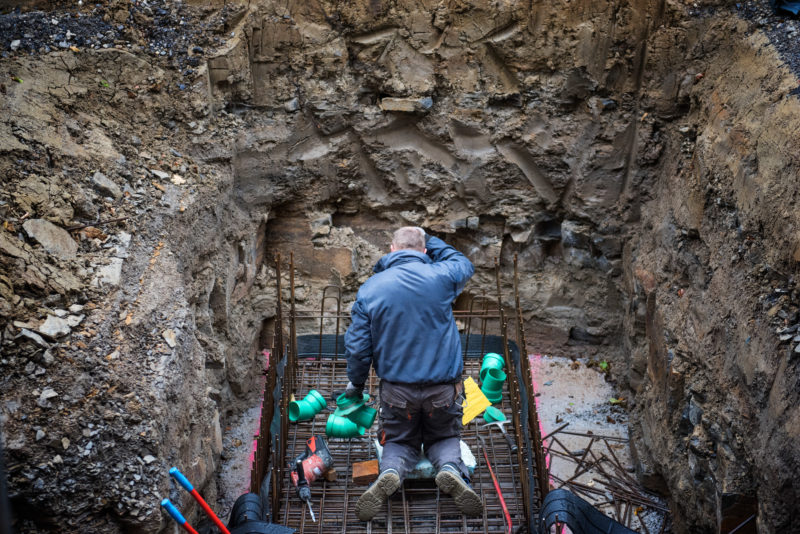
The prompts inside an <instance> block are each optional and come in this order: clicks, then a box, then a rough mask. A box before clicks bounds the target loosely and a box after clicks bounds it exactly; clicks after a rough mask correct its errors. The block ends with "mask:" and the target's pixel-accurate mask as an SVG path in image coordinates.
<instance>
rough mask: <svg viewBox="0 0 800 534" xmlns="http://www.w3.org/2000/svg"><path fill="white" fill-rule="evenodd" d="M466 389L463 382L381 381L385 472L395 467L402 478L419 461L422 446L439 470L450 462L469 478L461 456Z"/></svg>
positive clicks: (383, 465)
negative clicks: (463, 401)
mask: <svg viewBox="0 0 800 534" xmlns="http://www.w3.org/2000/svg"><path fill="white" fill-rule="evenodd" d="M462 392H463V386H462V384H461V382H457V383H454V384H434V385H413V384H400V383H397V382H388V381H386V380H383V381H381V386H380V398H381V410H380V424H381V429H380V431H379V432H380V434H379V435H380V440H381V443H382V445H383V456H382V458H381V472H383V471H386V470H387V469H395V470H396V471H397V472H398V473H399V475H400V479H401V480H402V479H403V478H405V476H406V475H407V474H408V473H409V472H410V471H411V470H413V469H414V466H415V465H416V464H417V462H418V461H419V453H420V447H421V446H422V447H424V452H425V456H427V458H428V459H429V460H430V461H431V463H432V464H433V467H434V468H436V470H437V472H438V471H439V470H440V469H441V468H442V466H443V465H444V464H447V463H450V464H453V465H454V466H456V467H457V468H458V469H459V470H460V471H461V475H462V477H464V479H465V480H469V472H468V471H467V467H466V465H464V462H463V461H462V459H461V445H460V441H461V428H462V424H461V417H462V415H463V409H462V407H461V403H462V399H463V397H462Z"/></svg>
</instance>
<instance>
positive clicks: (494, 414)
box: [483, 406, 506, 423]
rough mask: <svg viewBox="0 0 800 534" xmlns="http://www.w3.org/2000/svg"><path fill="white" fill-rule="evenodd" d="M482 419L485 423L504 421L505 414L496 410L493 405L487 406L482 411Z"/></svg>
mask: <svg viewBox="0 0 800 534" xmlns="http://www.w3.org/2000/svg"><path fill="white" fill-rule="evenodd" d="M483 420H484V421H486V422H487V423H495V422H498V421H505V420H506V414H504V413H503V412H502V411H500V410H498V409H497V408H495V407H494V406H489V407H488V408H486V411H484V412H483Z"/></svg>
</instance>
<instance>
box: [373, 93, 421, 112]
mask: <svg viewBox="0 0 800 534" xmlns="http://www.w3.org/2000/svg"><path fill="white" fill-rule="evenodd" d="M431 107H433V99H432V98H431V97H429V96H426V97H422V98H391V97H389V98H382V99H381V109H382V110H384V111H401V112H404V113H415V112H419V111H428V110H429V109H431Z"/></svg>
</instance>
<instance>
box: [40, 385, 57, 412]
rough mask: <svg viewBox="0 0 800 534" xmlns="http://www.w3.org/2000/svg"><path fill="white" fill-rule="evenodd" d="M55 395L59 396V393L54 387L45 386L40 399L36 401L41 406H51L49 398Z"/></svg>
mask: <svg viewBox="0 0 800 534" xmlns="http://www.w3.org/2000/svg"><path fill="white" fill-rule="evenodd" d="M53 397H58V393H56V391H55V390H54V389H53V388H44V391H42V393H41V395H39V400H37V401H36V404H38V405H39V406H40V407H41V408H47V406H49V402H48V401H49V400H50V399H52V398H53Z"/></svg>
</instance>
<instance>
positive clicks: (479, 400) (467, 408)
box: [461, 376, 492, 426]
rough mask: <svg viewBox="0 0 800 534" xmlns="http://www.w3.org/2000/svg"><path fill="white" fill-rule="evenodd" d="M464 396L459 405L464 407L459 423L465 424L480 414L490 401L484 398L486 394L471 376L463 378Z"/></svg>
mask: <svg viewBox="0 0 800 534" xmlns="http://www.w3.org/2000/svg"><path fill="white" fill-rule="evenodd" d="M464 397H466V398H465V399H464V402H463V403H462V404H461V407H462V408H464V415H463V417H462V418H461V423H462V424H463V425H464V426H467V424H469V422H470V421H472V420H473V419H475V418H476V417H478V416H479V415H480V414H482V413H483V412H484V410H486V408H488V407H489V406H491V405H492V403H491V402H490V401H489V399H487V398H486V395H484V394H483V391H481V388H479V387H478V384H477V383H476V382H475V380H473V378H472V377H471V376H468V377H467V378H465V379H464Z"/></svg>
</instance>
